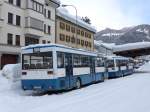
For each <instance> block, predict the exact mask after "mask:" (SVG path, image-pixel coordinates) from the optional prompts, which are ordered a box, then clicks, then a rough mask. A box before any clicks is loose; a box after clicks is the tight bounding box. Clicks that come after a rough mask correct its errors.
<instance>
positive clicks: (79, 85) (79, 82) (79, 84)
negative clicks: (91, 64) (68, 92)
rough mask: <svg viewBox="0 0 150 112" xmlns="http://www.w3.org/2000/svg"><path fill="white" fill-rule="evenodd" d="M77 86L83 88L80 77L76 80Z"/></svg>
mask: <svg viewBox="0 0 150 112" xmlns="http://www.w3.org/2000/svg"><path fill="white" fill-rule="evenodd" d="M76 88H77V89H80V88H81V81H80V79H77V81H76Z"/></svg>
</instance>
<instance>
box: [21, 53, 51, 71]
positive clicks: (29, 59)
mask: <svg viewBox="0 0 150 112" xmlns="http://www.w3.org/2000/svg"><path fill="white" fill-rule="evenodd" d="M22 59H23V60H22V63H23V66H22V67H23V69H24V70H26V69H51V68H53V55H52V52H41V53H32V54H24V55H23V56H22Z"/></svg>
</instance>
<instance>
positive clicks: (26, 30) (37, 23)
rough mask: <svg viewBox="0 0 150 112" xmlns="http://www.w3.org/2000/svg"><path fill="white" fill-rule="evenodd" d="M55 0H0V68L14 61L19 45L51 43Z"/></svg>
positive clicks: (56, 3)
mask: <svg viewBox="0 0 150 112" xmlns="http://www.w3.org/2000/svg"><path fill="white" fill-rule="evenodd" d="M59 5H60V2H59V1H56V0H0V68H2V67H3V66H4V65H5V64H13V63H17V62H18V60H19V55H20V48H21V47H22V46H26V45H30V44H39V43H55V23H56V22H55V20H56V19H55V18H56V8H57V7H59Z"/></svg>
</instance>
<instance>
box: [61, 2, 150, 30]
mask: <svg viewBox="0 0 150 112" xmlns="http://www.w3.org/2000/svg"><path fill="white" fill-rule="evenodd" d="M61 2H62V4H72V5H75V6H76V7H77V9H78V16H88V17H89V18H90V19H91V22H92V25H93V26H95V27H96V28H97V30H102V29H104V28H108V27H109V28H115V29H120V28H122V27H128V26H132V25H138V24H149V23H150V0H61ZM67 9H68V10H69V11H70V12H71V13H72V15H75V12H74V9H73V8H71V7H70V8H69V7H68V8H67Z"/></svg>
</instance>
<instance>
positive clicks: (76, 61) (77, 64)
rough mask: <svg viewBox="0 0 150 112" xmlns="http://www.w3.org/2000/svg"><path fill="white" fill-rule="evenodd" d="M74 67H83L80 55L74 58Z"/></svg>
mask: <svg viewBox="0 0 150 112" xmlns="http://www.w3.org/2000/svg"><path fill="white" fill-rule="evenodd" d="M73 62H74V67H81V58H80V55H74V56H73Z"/></svg>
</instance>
